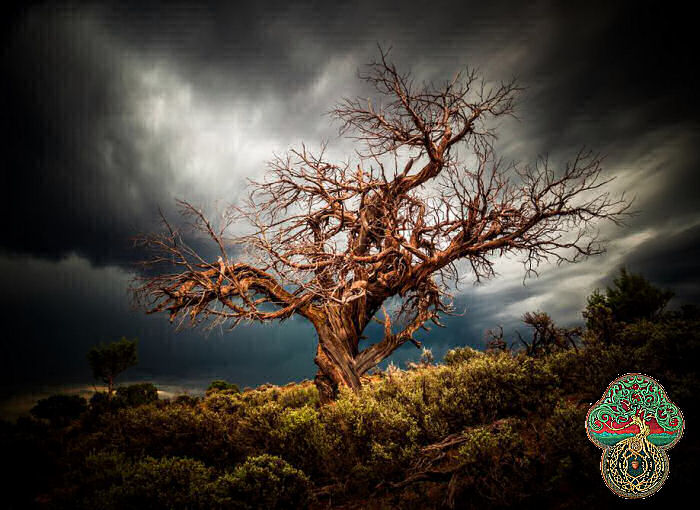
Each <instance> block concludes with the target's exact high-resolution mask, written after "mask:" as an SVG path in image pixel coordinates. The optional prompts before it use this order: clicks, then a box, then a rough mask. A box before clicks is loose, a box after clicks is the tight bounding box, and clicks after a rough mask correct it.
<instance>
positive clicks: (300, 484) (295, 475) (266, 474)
mask: <svg viewBox="0 0 700 510" xmlns="http://www.w3.org/2000/svg"><path fill="white" fill-rule="evenodd" d="M218 486H219V494H220V498H221V499H220V502H221V503H222V504H224V505H225V506H226V507H228V508H236V509H241V510H242V509H246V510H255V509H262V508H265V509H268V510H275V509H290V508H307V507H308V505H309V504H310V503H311V501H312V493H311V482H310V481H309V478H308V477H307V476H306V475H305V474H304V473H303V472H302V471H300V470H299V469H296V468H294V467H293V466H291V465H290V464H289V463H288V462H286V461H284V460H282V459H280V458H279V457H275V456H273V455H259V456H257V457H250V458H248V459H247V460H246V461H245V462H244V463H243V464H241V465H240V466H237V467H236V469H234V471H233V472H232V473H230V474H226V475H224V476H223V477H222V478H221V479H220V480H219V481H218Z"/></svg>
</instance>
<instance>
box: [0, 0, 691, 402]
mask: <svg viewBox="0 0 700 510" xmlns="http://www.w3.org/2000/svg"><path fill="white" fill-rule="evenodd" d="M563 4H566V5H567V6H566V7H562V6H563ZM608 4H612V2H604V3H601V4H600V5H596V3H595V2H581V3H580V5H579V6H577V7H572V6H571V2H521V3H519V4H517V5H516V4H515V3H514V2H510V3H499V2H467V1H464V0H460V1H456V2H450V3H442V2H436V1H431V2H414V3H410V2H397V3H385V2H380V1H377V0H372V1H369V2H357V1H353V2H329V1H323V2H312V3H310V2H291V1H286V2H280V3H279V4H278V5H275V3H274V2H263V3H260V4H258V3H254V2H249V3H247V4H245V5H239V4H238V3H235V2H226V3H224V4H223V5H214V4H211V5H207V4H206V3H204V2H197V3H196V4H186V3H173V2H163V3H162V4H158V3H151V2H147V1H144V0H141V1H139V2H133V3H129V2H119V3H118V4H115V5H110V4H106V3H99V2H97V3H91V2H80V3H79V4H78V3H76V4H70V3H61V4H54V3H51V4H44V3H36V4H33V5H31V6H30V5H23V6H22V7H17V8H15V9H14V10H11V11H10V12H9V13H8V14H7V15H6V16H5V20H4V23H5V27H4V28H3V31H2V38H3V39H2V40H3V44H2V53H1V56H0V61H1V62H2V69H3V79H2V83H1V85H0V87H2V93H1V94H0V101H2V110H1V111H2V120H1V122H2V124H3V134H4V136H3V137H2V143H3V145H4V147H3V151H2V154H3V156H4V158H5V163H4V164H3V174H2V181H1V189H2V195H3V196H2V202H1V204H0V207H1V208H2V214H1V216H0V217H1V218H2V220H1V221H2V222H3V224H2V236H0V290H1V292H0V300H1V301H2V303H1V310H2V312H1V313H2V317H3V329H4V333H3V335H2V337H3V340H2V342H3V346H2V353H3V354H2V357H1V359H2V362H1V363H2V365H3V367H2V371H0V381H2V383H3V386H4V388H5V390H4V393H5V395H7V394H9V393H12V392H15V391H18V390H17V388H20V387H29V386H32V385H37V384H39V383H46V382H54V383H56V382H84V381H89V379H90V373H89V371H88V367H87V363H86V361H85V353H86V351H87V349H88V348H89V346H91V345H93V344H94V343H96V342H99V341H110V340H115V339H118V338H119V337H121V336H127V337H129V338H132V337H138V338H139V339H140V345H139V350H140V355H141V362H140V364H139V367H138V368H137V369H136V370H133V371H132V372H131V373H130V377H132V378H136V379H138V378H150V379H152V380H155V381H161V382H165V381H170V382H172V381H175V382H177V381H181V382H182V381H206V380H210V379H213V378H226V379H228V380H230V381H234V382H237V383H239V384H241V385H244V386H245V385H256V384H260V383H263V382H266V381H270V382H274V383H285V382H288V381H290V380H301V379H304V378H313V376H314V374H315V367H314V365H313V354H314V350H315V333H314V331H313V329H312V328H311V327H310V326H309V325H307V324H305V323H304V322H303V321H302V320H300V319H295V320H291V321H287V322H285V323H284V324H281V325H271V326H243V327H240V328H238V329H236V330H234V331H233V332H224V333H220V332H216V331H215V332H212V333H209V334H205V333H204V332H202V331H197V330H195V331H191V330H190V331H184V332H181V333H175V332H174V331H173V328H172V327H171V326H170V324H169V323H168V322H167V319H166V317H165V316H145V315H144V314H143V313H142V312H140V311H134V310H132V309H131V307H130V302H129V298H128V295H127V292H126V288H127V285H128V283H129V281H130V280H131V278H132V277H133V275H134V271H135V269H134V265H133V263H134V262H135V261H137V260H139V259H141V258H142V257H143V253H140V252H139V251H138V250H135V249H133V248H132V247H131V244H130V242H129V238H130V237H131V236H133V235H135V234H137V233H140V232H147V231H151V230H153V229H154V228H156V221H157V218H158V216H157V215H158V207H161V208H162V209H163V211H164V212H165V213H166V214H167V215H173V214H174V207H173V206H174V201H175V199H176V198H181V199H186V200H189V201H191V202H194V203H196V204H199V205H202V206H204V207H206V208H212V209H213V208H215V207H217V206H219V205H227V204H230V203H235V202H236V201H237V200H239V197H241V196H242V194H243V193H245V190H246V187H245V186H246V184H245V183H246V181H245V179H246V178H248V177H254V176H259V175H261V174H262V173H263V172H265V165H266V162H267V161H268V160H269V159H270V158H271V157H272V155H273V153H275V152H277V153H282V152H284V151H286V150H287V149H289V148H290V147H292V146H298V145H299V144H300V143H301V142H302V141H304V142H305V143H307V144H308V145H309V146H311V147H318V145H319V144H320V142H321V141H324V140H325V141H328V142H329V147H330V151H331V154H332V155H334V156H337V157H338V158H339V159H341V160H342V158H344V157H345V156H346V155H348V154H350V153H351V151H352V149H353V145H352V143H351V142H350V141H348V140H346V139H340V138H338V125H337V124H333V123H332V122H331V119H330V118H329V117H328V116H326V115H324V113H325V112H327V111H328V110H329V109H330V108H332V107H333V106H334V104H335V103H336V102H337V101H339V100H340V99H342V98H343V97H354V96H357V95H363V94H364V93H365V92H366V89H365V88H364V86H363V84H362V83H361V82H360V81H359V80H358V79H357V72H358V70H359V69H361V68H362V66H363V65H364V64H366V63H368V62H369V61H370V60H372V59H373V58H375V57H377V54H378V53H377V44H381V45H382V46H383V47H389V46H391V47H392V52H391V56H392V59H393V61H394V62H395V63H396V64H397V66H398V67H399V68H401V69H404V70H411V71H413V73H414V75H415V76H416V77H417V78H418V79H419V80H422V79H426V80H430V79H435V80H443V79H448V78H451V77H452V76H453V75H454V73H455V72H456V71H458V70H460V69H463V68H464V67H465V66H469V67H476V68H478V69H479V70H480V72H481V74H482V75H483V76H484V77H485V78H486V79H488V80H492V81H499V80H509V79H511V78H513V77H516V78H517V79H518V81H519V83H520V85H521V86H523V87H524V91H523V92H522V93H521V94H520V96H519V98H518V109H517V115H518V119H517V120H516V119H511V120H504V121H502V122H501V123H500V125H499V126H498V129H499V133H500V137H499V139H498V142H497V149H498V151H499V154H500V155H502V156H503V157H504V158H506V159H507V160H511V159H512V160H518V161H522V162H533V161H534V160H535V159H536V158H537V156H538V155H543V154H549V155H550V156H551V158H552V159H553V160H554V161H564V160H565V159H567V158H570V157H571V156H572V155H574V154H575V152H576V151H577V150H578V149H579V148H580V147H582V146H586V147H590V148H592V149H594V150H596V151H599V152H601V153H603V154H604V155H605V157H606V159H605V165H604V166H605V172H606V175H609V176H616V180H615V181H614V182H613V185H612V189H613V191H615V192H621V191H627V192H628V193H629V194H630V195H634V196H636V201H635V202H634V210H635V211H636V213H637V214H636V215H635V216H634V217H633V218H631V219H630V220H629V221H628V225H627V226H626V227H624V228H618V227H611V226H609V225H602V233H603V236H604V237H605V238H607V239H608V240H609V244H608V252H607V253H606V254H604V255H602V256H598V257H595V258H593V259H589V260H588V261H585V262H583V263H579V264H576V265H568V266H566V265H564V266H559V267H557V266H552V267H544V268H543V270H542V271H541V275H540V277H539V278H536V279H528V280H526V281H525V285H523V274H522V267H521V266H520V265H519V264H518V263H516V262H515V261H508V260H504V261H499V263H498V266H497V269H498V270H499V276H498V277H497V278H496V279H494V280H493V281H491V282H487V283H486V284H484V285H482V286H479V287H474V286H471V285H469V284H467V285H465V286H464V287H462V288H461V289H460V290H459V292H458V296H457V297H458V304H459V305H461V306H463V307H466V312H465V314H464V315H463V316H461V317H455V318H451V319H450V320H448V321H447V322H448V328H447V329H446V330H437V331H435V330H434V331H433V334H432V335H430V336H427V337H423V340H424V341H425V344H426V345H427V346H428V347H432V348H433V351H434V353H435V354H436V356H437V357H438V358H439V357H441V356H442V355H443V354H444V352H445V351H446V350H447V349H448V348H449V347H451V346H454V345H465V344H467V345H480V344H481V343H482V341H483V338H484V330H485V329H487V328H491V327H494V326H496V325H498V324H503V325H504V326H505V329H506V335H507V336H509V337H510V336H512V333H513V331H514V328H515V327H518V324H517V323H518V319H519V317H520V316H521V315H522V314H523V313H524V312H526V311H533V310H543V311H547V312H549V313H550V314H551V315H552V316H553V317H554V318H555V319H556V320H557V321H559V322H560V323H561V324H564V325H570V324H575V323H577V322H580V321H581V315H580V312H581V309H582V308H583V306H584V304H585V298H586V296H587V295H588V294H590V292H592V291H593V290H594V289H595V288H596V287H603V286H604V285H605V284H607V283H609V282H610V280H611V277H612V276H613V275H614V273H615V272H616V271H617V270H618V269H619V268H620V267H622V266H623V265H626V266H627V267H628V268H629V269H630V270H632V271H634V272H642V273H643V274H644V275H646V276H647V277H648V278H650V279H651V280H652V281H653V282H654V283H656V284H658V285H659V286H662V287H667V288H670V289H672V290H674V291H675V292H676V295H677V298H676V300H675V301H674V303H675V304H679V303H680V302H690V301H695V302H697V301H698V298H699V297H700V295H699V294H700V286H699V283H700V263H699V262H698V261H700V210H699V209H698V197H699V192H698V189H699V187H700V177H699V175H700V173H699V172H698V162H699V161H698V160H699V157H698V146H699V145H700V136H699V133H700V131H699V130H698V120H697V119H698V107H697V101H696V90H697V88H698V85H697V83H696V82H695V81H694V79H693V78H691V76H693V74H694V71H695V70H694V69H692V67H693V65H694V64H693V63H694V62H696V61H697V57H696V55H695V54H693V52H692V51H691V48H692V47H694V45H693V44H691V38H692V37H693V36H694V34H695V32H696V28H695V26H693V25H692V24H691V16H689V15H688V14H687V13H683V12H681V11H680V10H678V9H673V10H671V9H670V8H668V9H667V10H663V9H662V8H661V5H662V4H659V3H658V2H640V1H637V2H629V3H615V4H616V6H612V5H608ZM258 5H260V6H258ZM663 5H666V4H663ZM521 330H522V328H521ZM418 355H419V353H418V351H417V350H416V349H415V348H414V347H412V346H405V347H404V348H402V349H401V350H400V351H399V352H398V353H396V354H395V356H394V357H393V358H392V359H394V360H395V362H396V363H403V362H405V361H406V360H408V359H416V358H417V357H418ZM193 384H194V383H193ZM197 384H199V383H197Z"/></svg>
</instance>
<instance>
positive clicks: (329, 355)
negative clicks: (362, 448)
mask: <svg viewBox="0 0 700 510" xmlns="http://www.w3.org/2000/svg"><path fill="white" fill-rule="evenodd" d="M326 312H327V313H326V314H325V317H324V318H323V319H322V320H319V321H315V324H314V325H315V327H316V333H317V334H318V346H317V348H316V357H315V358H314V361H315V362H316V365H317V366H318V372H317V374H316V378H315V380H314V382H315V384H316V387H317V388H318V391H319V396H320V399H321V403H322V404H326V403H328V402H331V401H333V400H335V398H336V397H337V396H338V390H339V388H340V387H341V386H345V387H348V388H350V389H352V390H353V391H357V390H359V389H360V386H361V383H360V374H359V372H358V370H357V368H356V365H355V360H356V357H357V354H358V345H359V340H360V331H359V329H360V327H359V324H358V322H359V321H358V320H357V319H353V317H352V315H351V314H350V313H348V310H342V309H340V310H327V311H326Z"/></svg>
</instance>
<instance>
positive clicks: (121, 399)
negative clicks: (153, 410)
mask: <svg viewBox="0 0 700 510" xmlns="http://www.w3.org/2000/svg"><path fill="white" fill-rule="evenodd" d="M156 400H158V388H156V387H155V386H154V385H153V384H151V383H139V384H130V385H128V386H120V387H119V388H117V402H118V403H119V405H121V406H123V407H138V406H142V405H146V404H151V403H153V402H155V401H156Z"/></svg>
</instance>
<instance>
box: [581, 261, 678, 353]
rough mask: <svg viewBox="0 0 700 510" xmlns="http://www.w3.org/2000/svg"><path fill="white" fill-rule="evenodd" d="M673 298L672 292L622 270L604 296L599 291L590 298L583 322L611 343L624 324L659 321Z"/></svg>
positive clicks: (598, 335) (638, 275)
mask: <svg viewBox="0 0 700 510" xmlns="http://www.w3.org/2000/svg"><path fill="white" fill-rule="evenodd" d="M672 297H673V292H671V291H669V290H663V289H659V288H658V287H655V286H654V285H652V284H651V282H649V280H647V279H646V278H644V277H643V276H642V275H641V274H634V273H629V272H628V271H627V269H626V268H624V267H623V268H621V269H620V274H619V275H618V276H617V277H616V278H615V279H614V280H613V284H612V286H608V287H607V288H606V289H605V292H604V293H603V292H600V291H599V290H598V289H596V290H595V291H593V293H592V294H591V295H590V296H588V302H587V304H586V309H585V310H584V311H583V318H584V319H586V327H587V328H588V331H590V332H591V333H592V334H593V335H594V336H595V337H596V338H599V339H600V340H602V341H604V342H606V343H610V342H611V341H612V340H613V337H615V335H616V334H617V333H618V331H619V328H620V324H621V323H625V324H630V323H633V322H636V321H638V320H640V319H646V320H654V319H656V318H658V317H659V316H660V315H661V314H663V312H664V310H665V308H666V305H667V304H668V302H669V301H670V300H671V298H672Z"/></svg>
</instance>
